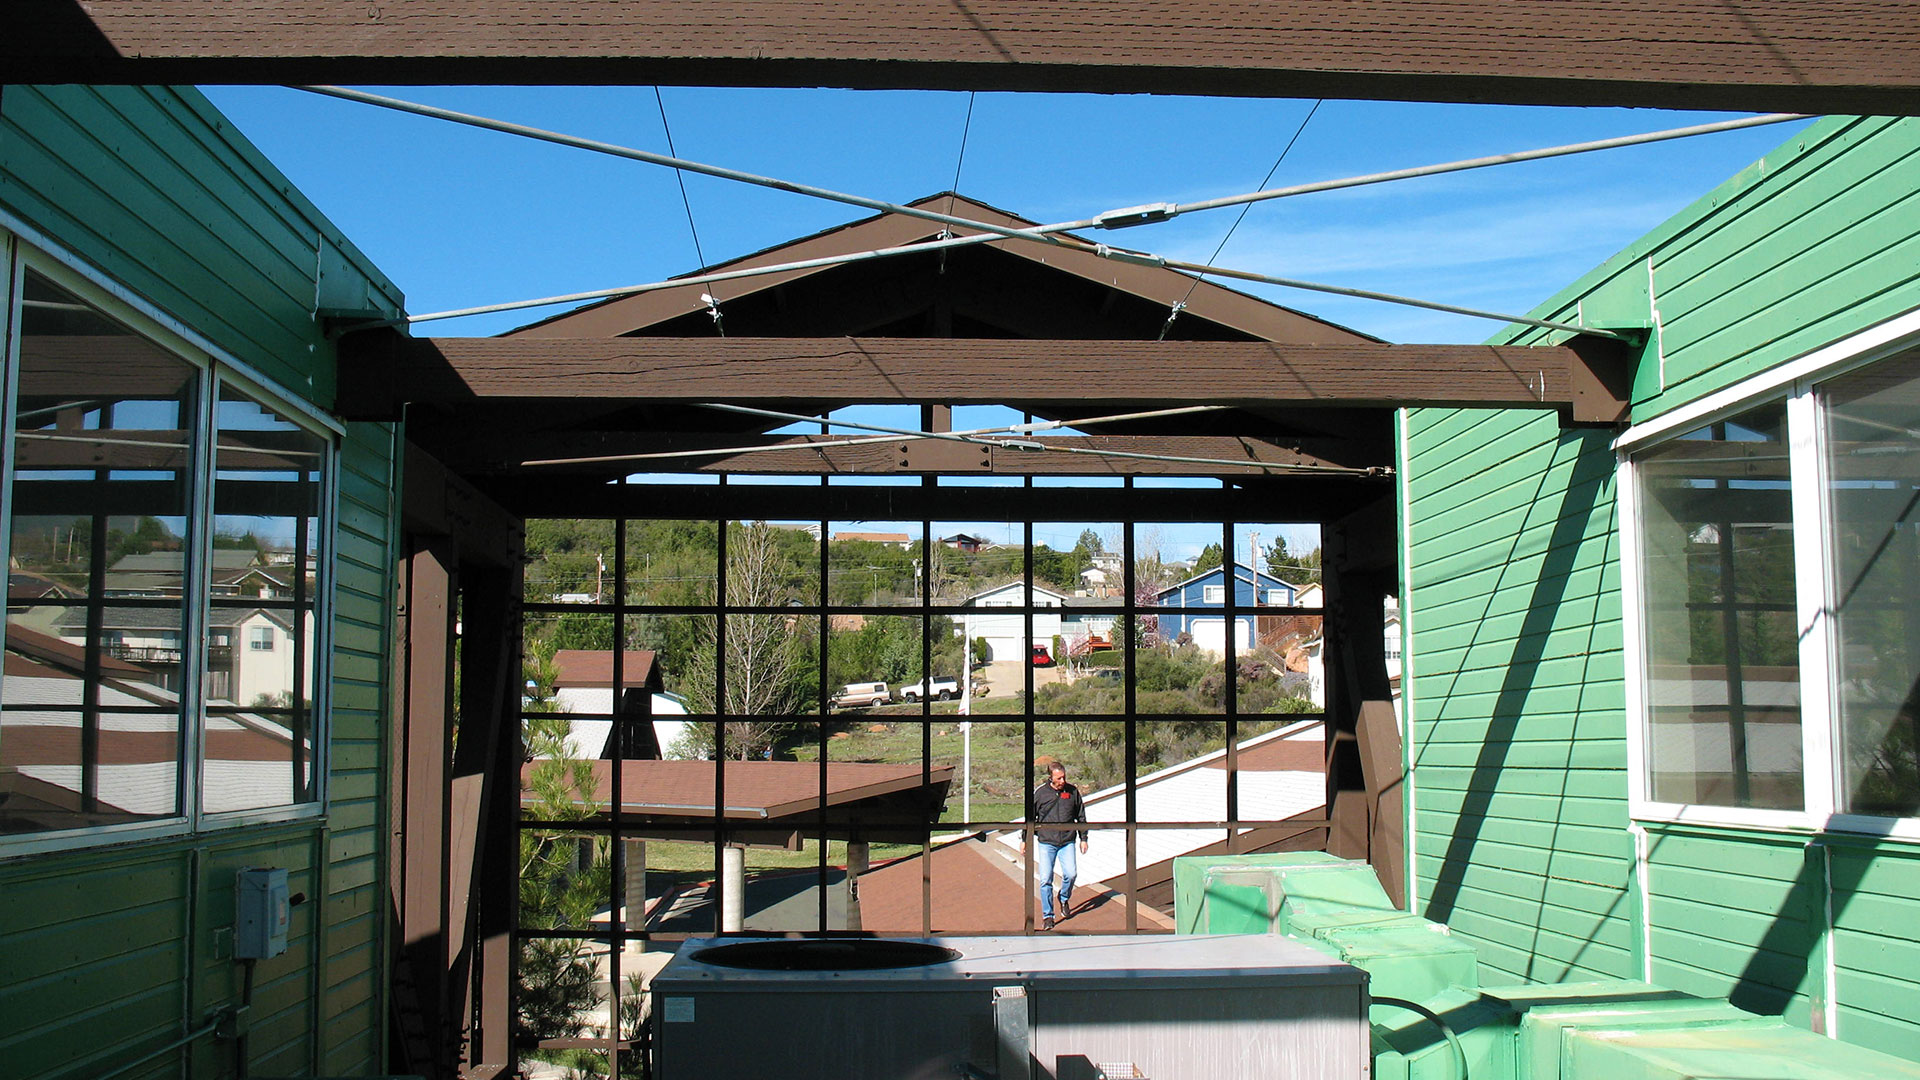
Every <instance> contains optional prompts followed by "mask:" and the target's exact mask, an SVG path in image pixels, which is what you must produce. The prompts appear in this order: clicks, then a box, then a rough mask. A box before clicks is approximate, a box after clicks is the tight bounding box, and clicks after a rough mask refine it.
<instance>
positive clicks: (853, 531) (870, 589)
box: [827, 521, 926, 607]
mask: <svg viewBox="0 0 1920 1080" xmlns="http://www.w3.org/2000/svg"><path fill="white" fill-rule="evenodd" d="M829 525H830V527H831V529H832V530H833V531H832V532H831V533H830V534H829V537H828V543H827V603H828V604H830V605H833V606H835V607H919V606H920V605H921V595H920V590H921V585H922V582H921V574H922V572H923V571H924V569H925V560H926V555H925V550H924V549H925V546H926V545H925V544H923V543H922V542H921V526H920V523H919V522H917V521H854V522H846V521H836V522H830V523H829Z"/></svg>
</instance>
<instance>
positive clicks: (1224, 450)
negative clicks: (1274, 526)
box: [435, 432, 1386, 476]
mask: <svg viewBox="0 0 1920 1080" xmlns="http://www.w3.org/2000/svg"><path fill="white" fill-rule="evenodd" d="M848 437H859V436H858V435H857V433H854V434H852V435H828V436H822V435H805V436H779V435H725V434H720V435H715V434H708V433H693V432H678V433H676V432H525V433H522V432H512V433H499V434H497V435H494V436H492V437H488V438H476V439H474V440H472V441H471V442H468V443H464V444H462V445H461V446H460V447H459V449H458V451H456V452H455V453H454V454H453V455H451V456H450V455H449V453H448V451H449V449H450V447H449V446H448V444H447V443H445V442H444V441H438V440H437V441H436V445H435V454H436V456H438V457H439V458H440V459H441V460H443V461H446V462H447V463H448V464H449V466H450V467H452V468H455V469H458V470H459V471H460V472H462V473H467V474H470V475H473V474H485V473H491V474H509V473H515V472H522V471H525V472H529V473H532V474H535V475H540V476H575V475H594V476H619V475H624V474H626V473H632V472H669V473H680V472H689V473H721V472H731V473H739V472H747V473H780V474H801V475H815V474H830V475H874V474H904V475H923V474H956V473H994V474H999V475H1004V476H1062V475H1072V476H1085V475H1095V476H1125V475H1140V476H1158V475H1180V476H1191V475H1194V474H1195V473H1206V474H1209V475H1262V474H1266V473H1271V472H1274V471H1276V470H1280V471H1284V470H1285V469H1287V468H1288V467H1290V466H1307V467H1310V468H1367V467H1369V466H1370V465H1379V464H1386V462H1384V461H1378V460H1374V459H1373V457H1370V456H1368V455H1367V454H1366V453H1365V452H1364V450H1363V448H1361V447H1359V446H1357V445H1355V444H1353V443H1350V442H1347V441H1343V440H1337V439H1325V438H1316V439H1291V440H1275V439H1259V438H1252V437H1237V436H1227V435H1048V436H1040V437H1027V436H1021V437H1020V438H1021V439H1023V440H1024V441H1028V442H1038V443H1043V444H1045V445H1048V446H1057V447H1064V448H1070V449H1072V450H1079V451H1091V450H1108V451H1118V452H1121V453H1134V454H1172V455H1177V456H1180V457H1192V458H1208V459H1212V460H1215V461H1222V462H1227V463H1228V464H1223V465H1217V466H1206V467H1200V466H1196V465H1193V464H1181V463H1178V462H1169V461H1146V460H1141V459H1139V458H1124V457H1097V456H1094V455H1092V454H1088V453H1071V452H1064V453H1063V452H1059V451H1052V452H1048V451H1028V450H1009V449H1004V448H1000V447H992V446H985V445H981V444H978V443H960V442H952V441H948V440H943V439H904V438H903V439H887V440H886V441H884V442H871V443H862V444H858V445H854V446H831V445H828V446H819V447H818V448H817V449H816V448H814V447H816V445H817V444H822V443H834V442H840V441H842V440H844V439H846V438H848ZM997 437H999V438H1009V439H1011V438H1014V436H1011V435H1008V436H997ZM760 447H784V449H776V450H767V451H760V450H759V449H758V448H760ZM702 448H711V449H713V450H714V451H717V452H715V453H712V454H702V455H701V456H697V457H696V456H687V457H672V458H648V457H637V456H633V455H644V454H653V453H669V452H671V453H683V454H689V455H691V454H695V453H698V452H699V451H700V450H701V449H702ZM608 458H611V459H613V460H601V459H608ZM531 461H541V462H564V464H542V465H533V466H527V465H525V463H527V462H531Z"/></svg>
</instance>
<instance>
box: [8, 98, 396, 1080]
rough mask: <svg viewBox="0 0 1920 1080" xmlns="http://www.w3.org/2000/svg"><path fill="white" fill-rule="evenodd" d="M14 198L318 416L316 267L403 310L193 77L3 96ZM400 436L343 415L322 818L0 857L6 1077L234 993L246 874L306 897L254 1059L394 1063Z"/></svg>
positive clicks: (53, 1066) (65, 1073) (262, 970)
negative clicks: (392, 875) (389, 1038)
mask: <svg viewBox="0 0 1920 1080" xmlns="http://www.w3.org/2000/svg"><path fill="white" fill-rule="evenodd" d="M0 206H4V208H5V209H6V210H7V211H8V212H10V213H12V214H14V215H16V216H17V217H19V218H21V219H23V220H24V221H25V222H26V223H27V225H28V226H29V227H30V228H31V229H33V230H36V231H37V232H39V233H40V234H41V235H43V236H45V237H47V238H48V239H49V240H51V241H52V242H54V243H56V244H58V245H60V246H62V247H64V248H65V249H67V250H68V251H70V252H72V253H73V254H74V255H75V256H77V257H78V258H80V259H82V260H84V261H85V262H87V263H88V264H90V265H91V266H92V267H94V268H95V269H97V270H99V271H101V272H103V273H105V274H107V275H109V276H110V277H112V278H114V279H115V280H116V281H117V282H118V283H119V284H121V285H122V286H124V287H126V288H128V289H130V290H132V291H133V292H135V293H137V294H139V295H140V296H142V297H143V298H145V299H146V300H147V301H149V302H150V303H152V304H154V305H155V306H157V307H159V308H160V309H161V310H163V311H165V312H166V313H167V314H168V315H170V316H172V317H173V318H175V319H177V320H178V321H179V322H181V323H183V324H184V325H186V326H187V327H188V328H189V329H191V330H192V331H194V332H195V333H198V334H200V335H201V336H202V337H204V338H206V339H208V340H209V341H211V342H212V343H213V344H214V345H215V346H217V347H219V348H221V349H224V350H226V351H227V352H229V353H230V354H232V355H233V356H234V357H235V358H236V359H238V360H240V361H242V362H243V363H245V364H247V365H249V366H251V367H252V368H253V369H254V370H255V371H256V372H258V373H260V374H261V375H263V376H265V377H267V378H268V379H269V380H270V381H273V382H275V383H277V384H278V385H279V387H280V389H282V390H283V391H285V392H286V393H289V394H291V395H294V396H296V397H301V398H304V399H306V400H308V401H310V402H312V403H313V404H315V405H317V406H319V407H321V408H325V407H328V406H330V405H331V404H332V399H333V393H334V373H335V364H334V351H333V347H332V345H331V344H330V343H329V342H328V341H327V340H326V337H325V335H324V333H323V328H322V326H321V323H320V321H319V319H318V318H317V317H316V310H315V309H316V297H317V296H318V294H319V290H320V283H319V281H317V276H318V275H320V274H322V273H323V272H324V273H332V274H344V273H353V274H358V275H360V276H361V278H362V279H363V280H362V281H360V283H359V284H360V287H361V291H362V292H363V293H364V294H365V295H369V296H372V297H375V298H377V300H378V303H379V305H380V307H381V308H382V309H383V310H386V311H388V312H391V313H396V314H397V313H398V312H399V311H400V309H401V299H400V297H399V294H398V293H397V292H396V291H395V290H394V289H393V287H392V285H391V284H389V283H388V282H387V281H386V280H385V279H384V278H382V277H380V275H379V274H378V273H377V272H376V271H375V270H373V268H372V267H371V266H370V265H369V264H367V262H366V261H365V259H364V258H363V257H362V256H360V255H359V254H358V253H357V252H356V251H355V250H354V249H353V248H352V246H351V245H350V244H348V243H347V242H346V241H345V240H344V238H342V237H340V236H339V235H338V233H337V231H336V230H334V229H333V227H332V226H331V225H330V224H329V223H328V222H327V221H326V220H325V218H324V217H322V216H321V215H320V214H319V212H318V211H316V210H315V209H314V208H313V207H312V206H311V205H310V204H308V203H307V202H306V201H305V200H304V199H303V198H302V197H301V196H300V195H299V194H298V192H296V191H294V189H293V187H292V185H291V183H289V182H288V181H287V180H286V178H285V177H283V176H281V175H280V174H279V173H278V172H277V171H276V170H275V169H274V168H273V167H272V166H271V165H270V164H268V163H267V162H266V161H265V159H264V158H262V157H261V155H260V154H259V153H258V152H257V151H256V150H254V149H253V148H252V147H251V146H250V145H248V144H246V143H245V142H244V140H241V139H240V138H239V137H238V135H237V134H236V133H234V132H233V131H232V129H231V128H230V127H229V126H228V125H227V124H226V122H225V121H224V120H223V119H222V118H221V117H220V116H219V114H218V113H217V112H216V111H215V110H214V109H213V108H212V106H211V105H209V104H208V103H207V102H206V100H205V99H204V98H202V97H201V96H200V94H199V93H198V92H197V91H193V90H190V89H167V88H151V87H149V88H140V87H92V88H90V87H67V86H63V87H21V86H7V87H5V88H4V89H3V90H0ZM343 268H344V269H343ZM332 284H333V285H335V286H336V287H337V286H338V285H339V282H337V281H336V282H333V283H332ZM396 439H397V436H396V431H395V429H394V428H393V426H391V425H385V424H349V425H347V428H346V434H345V436H344V437H343V438H342V439H341V441H340V457H339V467H338V477H339V485H338V486H339V491H340V515H339V519H340V524H338V525H337V527H336V530H335V537H334V538H333V547H334V551H335V555H336V574H335V578H334V591H333V597H332V604H333V623H332V626H331V633H332V638H333V650H334V653H333V661H332V665H333V681H332V684H331V688H330V704H331V713H330V717H329V722H330V725H331V727H330V741H329V745H328V748H327V753H328V757H327V761H328V766H329V772H328V780H327V788H328V793H329V802H328V806H327V814H326V816H325V817H324V818H313V819H304V820H301V821H297V822H287V823H281V824H274V825H258V826H245V827H225V828H218V829H208V830H206V831H204V832H202V833H200V834H199V835H197V836H187V837H179V838H173V839H163V840H151V841H144V842H140V843H133V844H120V845H115V846H110V847H99V848H91V849H83V850H77V851H70V852H61V853H53V854H44V855H36V856H24V857H18V858H14V859H5V860H0V1016H4V1017H6V1018H7V1021H8V1022H7V1024H6V1025H4V1029H3V1030H0V1061H4V1062H6V1065H5V1067H4V1068H0V1072H4V1073H5V1074H6V1075H9V1076H14V1075H18V1076H34V1077H46V1078H49V1080H62V1078H66V1077H83V1076H92V1075H97V1074H99V1073H102V1072H106V1071H109V1070H110V1069H112V1068H114V1067H116V1066H118V1065H119V1064H121V1063H123V1062H125V1061H127V1060H130V1059H131V1058H134V1057H137V1056H139V1055H140V1054H141V1053H143V1052H145V1051H146V1050H149V1049H152V1048H156V1047H159V1046H162V1045H165V1044H166V1043H168V1042H171V1041H172V1040H173V1039H175V1038H177V1037H178V1036H179V1035H181V1034H182V1033H183V1032H184V1031H187V1030H190V1029H193V1028H197V1027H199V1026H200V1024H201V1023H202V1022H203V1020H204V1018H205V1017H206V1016H207V1015H208V1014H209V1013H211V1012H212V1011H213V1010H215V1009H217V1008H219V1007H220V1006H222V1005H225V1004H230V1003H233V1002H236V1001H238V999H239V997H240V992H241V968H240V965H238V964H237V963H236V962H235V961H234V960H233V959H232V944H231V936H230V935H231V927H232V925H233V881H234V872H235V871H236V870H238V869H240V868H241V867H245V866H283V867H286V868H287V869H288V871H289V879H290V883H291V889H292V891H293V892H296V893H303V894H305V896H306V898H307V901H306V902H305V903H303V904H301V905H299V906H297V907H295V908H294V910H293V917H292V925H291V928H290V933H289V940H288V950H287V952H286V953H285V954H284V955H282V956H279V957H276V958H274V959H271V960H263V961H261V962H259V964H258V965H257V968H256V971H255V986H254V1010H253V1030H252V1035H251V1039H250V1048H251V1050H252V1056H253V1062H252V1065H253V1070H254V1071H255V1073H256V1074H257V1075H268V1076H296V1075H314V1074H316V1073H319V1074H327V1075H354V1074H366V1073H375V1072H380V1071H382V1069H383V1066H384V1061H385V1041H386V1035H385V1026H384V1017H385V1010H386V999H385V990H384V987H385V970H384V969H385V962H384V957H385V954H386V951H387V948H388V944H387V941H386V936H385V928H386V919H385V912H386V900H385V897H386V875H385V868H386V861H385V859H386V847H385V840H384V832H383V829H384V824H385V817H384V815H385V803H384V799H383V792H384V791H385V788H386V771H387V767H388V766H387V761H386V757H387V751H386V741H385V733H386V731H387V729H388V713H387V710H388V700H389V699H388V693H387V687H388V679H389V669H390V645H389V641H390V633H391V624H390V615H391V612H390V609H391V604H392V599H391V598H392V596H393V581H392V576H393V574H392V563H393V555H392V551H393V544H394V542H395V535H396V531H397V529H398V521H397V512H396V507H395V503H394V501H393V474H394V468H395V447H396ZM348 522H351V524H347V523H348ZM182 1060H186V1061H189V1062H190V1065H189V1066H188V1068H187V1071H186V1073H185V1075H188V1076H191V1077H196V1078H200V1077H207V1078H211V1077H219V1076H226V1075H231V1071H232V1048H231V1045H230V1044H218V1045H216V1044H213V1043H212V1042H210V1041H203V1042H202V1043H201V1044H200V1045H199V1046H198V1047H196V1048H195V1049H193V1050H192V1051H191V1052H190V1055H186V1056H183V1055H169V1056H167V1057H163V1058H161V1059H160V1060H158V1061H156V1062H155V1063H154V1064H153V1065H152V1066H151V1067H150V1068H145V1069H142V1070H140V1071H139V1072H137V1073H135V1074H130V1076H133V1077H135V1078H136V1080H137V1078H140V1077H179V1076H181V1075H182V1072H181V1061H182Z"/></svg>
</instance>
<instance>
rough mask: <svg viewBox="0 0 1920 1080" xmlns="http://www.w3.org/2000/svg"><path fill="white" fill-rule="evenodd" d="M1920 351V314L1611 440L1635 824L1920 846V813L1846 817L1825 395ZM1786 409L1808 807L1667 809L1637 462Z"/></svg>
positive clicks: (1629, 791) (1670, 804) (1849, 339)
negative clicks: (1850, 378) (1698, 434)
mask: <svg viewBox="0 0 1920 1080" xmlns="http://www.w3.org/2000/svg"><path fill="white" fill-rule="evenodd" d="M1916 347H1920V310H1915V311H1910V312H1908V313H1907V314H1905V315H1901V316H1899V317H1897V318H1894V319H1890V320H1888V321H1886V322H1884V323H1881V324H1880V325H1878V326H1875V327H1873V328H1871V329H1869V330H1865V331H1862V332H1860V333H1858V334H1854V335H1852V336H1850V337H1847V338H1844V339H1842V340H1840V341H1838V342H1835V343H1834V344H1832V345H1829V346H1827V347H1825V348H1822V349H1818V350H1815V351H1814V352H1812V353H1808V354H1807V355H1805V356H1803V357H1800V358H1799V359H1797V360H1793V361H1790V362H1788V363H1786V364H1782V365H1780V366H1779V367H1777V368H1774V369H1773V370H1771V371H1768V372H1765V373H1763V374H1761V375H1757V376H1754V377H1753V378H1750V379H1746V380H1744V381H1741V382H1739V383H1736V384H1734V385H1733V386H1730V387H1727V388H1726V389H1724V390H1721V391H1718V392H1716V393H1713V394H1708V395H1706V396H1705V397H1702V398H1700V399H1698V400H1696V401H1693V402H1689V403H1687V404H1686V405H1682V406H1680V407H1679V408H1676V409H1674V410H1672V411H1671V412H1668V413H1665V414H1663V415H1661V416H1659V417H1656V418H1654V419H1652V420H1649V421H1647V422H1646V423H1643V424H1636V425H1634V426H1633V427H1631V428H1629V429H1627V431H1626V432H1625V433H1623V434H1622V435H1621V436H1620V437H1619V438H1618V439H1617V440H1615V442H1614V444H1613V445H1614V450H1615V452H1616V454H1617V455H1618V465H1617V467H1616V481H1617V483H1616V485H1615V491H1616V493H1617V496H1618V505H1619V508H1620V596H1621V606H1622V608H1623V612H1622V614H1623V619H1622V638H1623V644H1624V645H1625V650H1626V701H1627V794H1628V812H1629V814H1630V816H1631V817H1632V818H1633V819H1634V820H1635V821H1640V822H1648V823H1673V824H1689V825H1714V826H1725V827H1729V828H1748V829H1761V830H1772V831H1781V832H1800V833H1812V832H1820V831H1827V832H1847V833H1860V834H1864V835H1870V836H1881V837H1887V838H1890V839H1900V840H1920V817H1905V818H1888V817H1873V816H1868V815H1863V814H1842V813H1840V812H1839V810H1838V807H1839V805H1840V802H1839V799H1840V778H1839V775H1838V771H1837V770H1838V767H1839V766H1838V762H1837V754H1836V752H1835V740H1836V739H1837V738H1838V730H1837V727H1836V724H1837V717H1836V715H1835V709H1834V698H1833V686H1834V682H1833V676H1834V669H1835V663H1834V657H1835V655H1836V652H1835V643H1834V625H1833V619H1832V616H1831V614H1830V611H1831V608H1830V602H1829V579H1830V576H1831V572H1830V562H1829V559H1828V547H1827V540H1828V537H1829V536H1831V530H1830V529H1829V525H1830V524H1831V522H1830V519H1829V510H1828V506H1829V503H1828V500H1827V497H1826V495H1827V484H1826V475H1827V468H1826V460H1825V458H1826V454H1825V449H1826V446H1825V443H1826V431H1825V425H1824V423H1823V418H1822V416H1821V412H1820V407H1819V400H1818V397H1817V391H1818V388H1819V386H1820V385H1822V384H1824V383H1825V382H1827V381H1828V380H1831V379H1833V378H1835V377H1837V376H1840V375H1844V374H1847V373H1848V372H1850V371H1854V370H1856V369H1858V368H1862V367H1866V366H1868V365H1870V364H1873V363H1876V362H1878V361H1880V360H1884V359H1886V358H1888V357H1890V356H1893V355H1895V354H1897V353H1900V352H1904V351H1906V350H1908V349H1912V348H1916ZM1780 400H1784V401H1785V402H1786V406H1787V448H1788V457H1789V465H1790V469H1791V476H1792V482H1791V484H1790V491H1791V492H1792V506H1793V510H1792V513H1793V523H1794V530H1793V531H1794V541H1795V542H1794V581H1795V584H1796V588H1795V597H1794V605H1795V609H1796V610H1795V626H1796V629H1797V631H1798V632H1799V634H1800V655H1799V661H1800V738H1801V764H1802V773H1803V799H1804V801H1803V803H1802V807H1801V809H1798V810H1763V809H1756V808H1752V807H1738V806H1704V805H1697V804H1691V803H1673V802H1660V801H1657V800H1655V799H1654V798H1653V797H1652V791H1651V781H1652V774H1651V773H1650V772H1649V771H1648V769H1647V764H1648V750H1647V743H1648V740H1649V731H1648V712H1649V710H1648V708H1647V689H1648V688H1647V685H1646V672H1645V668H1644V666H1643V665H1644V660H1645V655H1646V626H1645V612H1646V604H1645V591H1644V586H1645V583H1644V580H1643V578H1642V575H1641V569H1640V556H1641V543H1640V525H1641V506H1640V492H1639V488H1638V477H1637V475H1636V473H1635V469H1634V464H1633V458H1632V455H1633V453H1634V452H1636V451H1640V450H1644V449H1648V448H1650V447H1653V446H1657V445H1659V444H1661V443H1663V442H1666V441H1668V440H1670V439H1672V438H1674V437H1676V436H1679V435H1682V434H1685V433H1686V432H1689V431H1693V430H1695V429H1697V428H1699V427H1701V426H1703V425H1706V424H1709V423H1712V422H1714V421H1716V420H1723V419H1726V418H1728V417H1730V416H1734V415H1737V414H1738V413H1741V412H1744V411H1746V410H1747V409H1750V408H1752V407H1753V406H1755V405H1759V404H1762V403H1764V402H1767V401H1780Z"/></svg>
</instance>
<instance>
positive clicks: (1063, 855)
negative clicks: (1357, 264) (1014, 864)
mask: <svg viewBox="0 0 1920 1080" xmlns="http://www.w3.org/2000/svg"><path fill="white" fill-rule="evenodd" d="M1075 843H1076V841H1073V840H1069V841H1067V842H1066V843H1064V844H1038V843H1036V844H1035V845H1034V854H1035V855H1036V856H1037V860H1036V863H1037V865H1036V869H1037V870H1038V871H1039V873H1040V915H1041V917H1042V918H1047V919H1051V918H1053V868H1054V865H1055V864H1056V863H1057V864H1058V865H1059V867H1060V914H1061V915H1063V916H1064V915H1066V914H1067V912H1069V911H1072V910H1073V907H1072V904H1073V875H1074V874H1075V872H1077V871H1078V870H1079V865H1078V863H1077V860H1076V857H1075V855H1074V845H1075Z"/></svg>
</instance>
